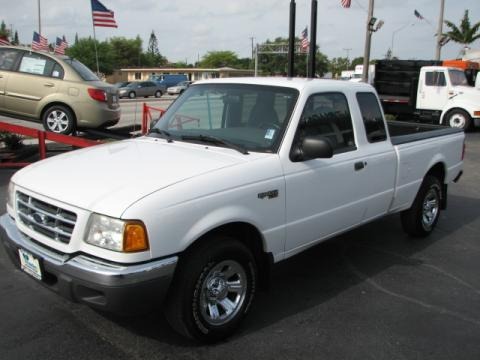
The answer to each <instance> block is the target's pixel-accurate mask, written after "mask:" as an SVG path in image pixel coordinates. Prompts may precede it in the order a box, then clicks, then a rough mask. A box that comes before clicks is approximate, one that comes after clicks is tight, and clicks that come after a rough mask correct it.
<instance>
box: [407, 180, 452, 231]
mask: <svg viewBox="0 0 480 360" xmlns="http://www.w3.org/2000/svg"><path fill="white" fill-rule="evenodd" d="M441 201H442V184H441V183H440V181H439V180H438V178H436V177H435V176H431V175H427V176H426V177H425V179H424V180H423V182H422V185H421V186H420V190H418V193H417V196H416V197H415V200H414V202H413V204H412V207H411V208H410V209H408V210H405V211H403V212H402V214H401V219H402V226H403V229H404V230H405V232H406V233H408V234H409V235H411V236H414V237H425V236H428V235H429V234H430V233H431V232H432V231H433V229H434V228H435V226H436V225H437V222H438V218H439V216H440V204H441Z"/></svg>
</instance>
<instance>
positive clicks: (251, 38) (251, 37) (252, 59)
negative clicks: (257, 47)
mask: <svg viewBox="0 0 480 360" xmlns="http://www.w3.org/2000/svg"><path fill="white" fill-rule="evenodd" d="M249 39H250V41H251V42H252V58H251V60H250V61H251V64H252V65H253V63H254V61H255V60H254V52H253V51H254V50H253V40H254V39H255V38H254V37H253V36H250V38H249Z"/></svg>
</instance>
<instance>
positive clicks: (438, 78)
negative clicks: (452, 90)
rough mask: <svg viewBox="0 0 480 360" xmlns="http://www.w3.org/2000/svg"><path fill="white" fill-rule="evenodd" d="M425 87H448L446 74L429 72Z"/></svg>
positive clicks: (426, 76)
mask: <svg viewBox="0 0 480 360" xmlns="http://www.w3.org/2000/svg"><path fill="white" fill-rule="evenodd" d="M425 85H427V86H447V82H446V81H445V74H444V73H443V72H441V71H428V72H426V73H425Z"/></svg>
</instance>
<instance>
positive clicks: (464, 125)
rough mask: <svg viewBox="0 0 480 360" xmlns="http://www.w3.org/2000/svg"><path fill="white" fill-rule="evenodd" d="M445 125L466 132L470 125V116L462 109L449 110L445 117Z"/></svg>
mask: <svg viewBox="0 0 480 360" xmlns="http://www.w3.org/2000/svg"><path fill="white" fill-rule="evenodd" d="M446 124H447V125H448V126H450V127H453V128H458V129H463V130H465V131H466V130H468V129H470V126H471V124H472V118H471V117H470V115H469V114H468V113H467V112H466V111H465V110H462V109H453V110H450V111H449V112H448V113H447V115H446Z"/></svg>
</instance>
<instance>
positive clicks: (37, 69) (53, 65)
mask: <svg viewBox="0 0 480 360" xmlns="http://www.w3.org/2000/svg"><path fill="white" fill-rule="evenodd" d="M18 71H19V72H22V73H27V74H33V75H43V76H53V77H56V78H62V77H63V69H62V68H61V66H60V65H59V64H58V63H57V62H55V61H54V60H52V59H50V58H47V57H45V56H43V55H39V54H34V53H29V54H25V55H23V58H22V61H21V62H20V66H19V68H18ZM54 72H55V73H54Z"/></svg>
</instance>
